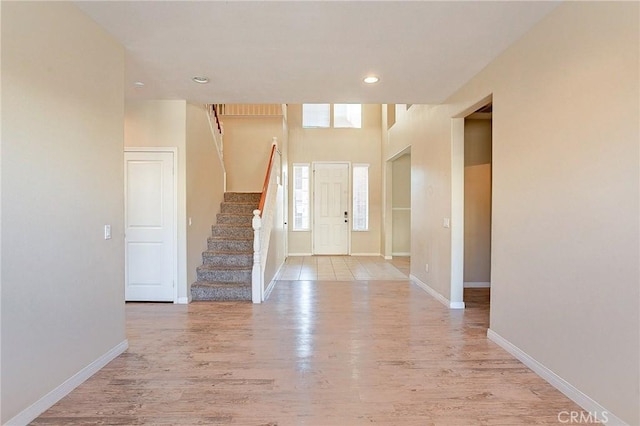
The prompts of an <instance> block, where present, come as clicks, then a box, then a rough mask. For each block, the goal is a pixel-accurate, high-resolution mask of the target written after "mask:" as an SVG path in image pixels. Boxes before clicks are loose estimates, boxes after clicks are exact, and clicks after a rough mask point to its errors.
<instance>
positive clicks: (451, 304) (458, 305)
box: [409, 275, 464, 309]
mask: <svg viewBox="0 0 640 426" xmlns="http://www.w3.org/2000/svg"><path fill="white" fill-rule="evenodd" d="M409 279H410V280H411V281H412V282H413V283H415V284H416V285H417V286H418V287H420V288H421V289H423V290H424V291H426V292H427V293H429V294H430V295H431V296H432V297H433V298H434V299H436V300H437V301H438V302H440V303H442V304H443V305H444V306H446V307H447V308H449V309H464V302H451V301H450V300H449V299H447V298H446V297H444V296H443V295H441V294H440V293H438V292H437V291H435V290H434V289H432V288H431V287H429V286H428V285H427V284H425V283H424V282H422V281H421V280H420V279H419V278H418V277H416V276H415V275H409Z"/></svg>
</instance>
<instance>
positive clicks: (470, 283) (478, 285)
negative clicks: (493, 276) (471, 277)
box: [463, 281, 491, 288]
mask: <svg viewBox="0 0 640 426" xmlns="http://www.w3.org/2000/svg"><path fill="white" fill-rule="evenodd" d="M463 285H464V288H491V283H490V282H484V281H468V282H465V283H464V284H463Z"/></svg>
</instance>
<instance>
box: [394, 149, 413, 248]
mask: <svg viewBox="0 0 640 426" xmlns="http://www.w3.org/2000/svg"><path fill="white" fill-rule="evenodd" d="M392 173H393V177H392V182H393V183H392V191H393V192H392V194H393V195H392V209H393V211H392V214H393V241H392V254H393V255H407V254H410V253H411V155H410V154H405V155H402V156H401V157H399V158H398V159H396V160H394V161H393V162H392Z"/></svg>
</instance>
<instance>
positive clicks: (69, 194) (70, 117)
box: [0, 2, 126, 424]
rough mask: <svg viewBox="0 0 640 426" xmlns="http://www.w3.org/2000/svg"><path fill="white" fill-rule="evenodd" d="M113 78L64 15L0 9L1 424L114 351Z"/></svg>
mask: <svg viewBox="0 0 640 426" xmlns="http://www.w3.org/2000/svg"><path fill="white" fill-rule="evenodd" d="M70 52H72V53H73V54H70ZM123 76H124V49H123V48H122V46H121V45H119V44H118V43H117V42H115V41H114V40H113V39H112V38H111V37H110V36H109V35H107V34H106V33H105V32H104V31H103V30H102V29H100V28H99V27H98V26H97V25H96V24H95V23H94V22H93V21H92V20H91V19H89V18H87V17H86V16H85V15H83V14H82V13H81V12H80V11H79V10H78V9H77V8H75V7H74V6H73V5H71V4H69V3H57V2H40V3H31V2H3V3H2V113H3V114H2V245H3V247H2V278H1V281H2V297H1V300H2V302H1V303H2V331H1V336H2V367H1V368H2V371H1V377H2V379H1V380H2V384H1V386H2V400H1V402H0V405H1V406H2V418H1V422H2V423H3V424H4V423H5V422H8V421H9V420H10V419H12V418H14V417H15V416H16V415H18V414H19V413H22V414H21V417H19V418H20V419H21V420H20V421H19V423H26V422H28V421H29V420H28V419H25V416H26V417H29V413H30V414H31V415H37V414H38V413H37V412H36V413H34V412H33V411H32V410H30V409H29V407H30V406H32V404H34V403H35V402H36V401H38V400H39V399H40V398H42V397H43V396H45V395H46V394H48V393H49V392H51V391H52V390H54V389H56V388H58V387H59V386H61V385H62V384H63V383H64V382H65V381H67V380H68V379H70V378H71V377H72V376H74V375H75V374H76V373H78V372H79V371H81V370H82V369H84V368H85V367H88V366H89V365H90V364H92V363H93V362H95V361H96V360H98V359H99V358H100V357H102V356H105V355H107V353H108V352H109V351H111V350H112V349H116V348H117V347H120V348H122V349H123V348H124V347H126V346H125V345H126V340H125V339H126V336H125V327H124V303H123V300H124V241H123V214H122V212H123V186H124V181H123V153H122V146H123V134H122V122H123V115H124V111H123V105H124V100H123V93H124V82H123ZM105 224H110V225H111V229H112V239H110V240H105V239H104V238H103V237H104V225H105ZM116 353H117V352H116ZM107 356H108V355H107ZM54 398H55V397H54ZM47 401H49V402H53V401H55V399H54V400H53V401H52V400H51V399H48V400H47ZM33 409H35V408H33ZM25 410H27V411H25Z"/></svg>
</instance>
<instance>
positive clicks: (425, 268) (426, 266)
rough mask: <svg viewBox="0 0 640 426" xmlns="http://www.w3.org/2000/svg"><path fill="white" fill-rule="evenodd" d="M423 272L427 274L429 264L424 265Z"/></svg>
mask: <svg viewBox="0 0 640 426" xmlns="http://www.w3.org/2000/svg"><path fill="white" fill-rule="evenodd" d="M424 271H425V272H429V264H428V263H427V264H425V265H424Z"/></svg>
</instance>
